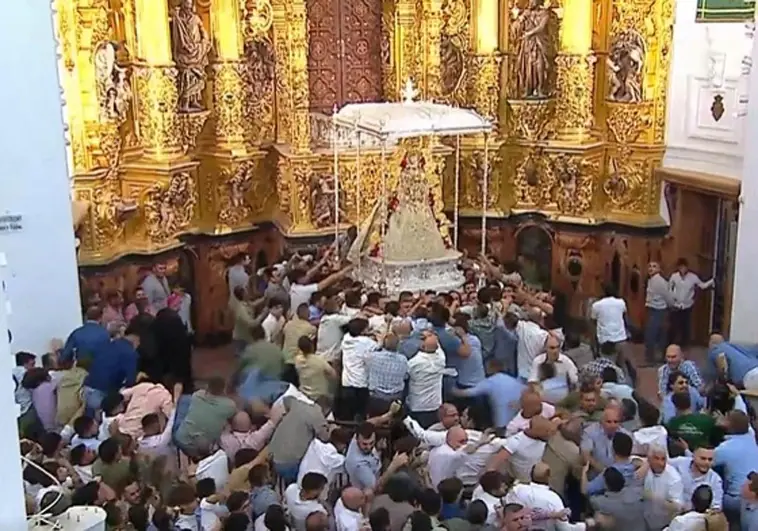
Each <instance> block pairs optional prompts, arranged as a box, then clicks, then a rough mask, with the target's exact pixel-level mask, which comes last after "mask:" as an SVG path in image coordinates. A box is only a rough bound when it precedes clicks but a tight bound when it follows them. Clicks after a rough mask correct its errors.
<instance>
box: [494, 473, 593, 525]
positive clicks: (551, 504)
mask: <svg viewBox="0 0 758 531" xmlns="http://www.w3.org/2000/svg"><path fill="white" fill-rule="evenodd" d="M549 481H550V468H549V467H548V465H546V464H545V463H543V462H541V461H540V462H538V463H537V464H535V465H534V466H533V467H532V473H531V481H530V482H529V483H519V484H517V485H515V486H514V487H513V488H512V489H511V490H510V491H509V492H508V494H507V495H506V496H505V503H506V504H520V505H524V506H526V507H528V508H529V509H531V510H532V517H533V518H534V517H535V516H538V517H539V518H538V519H539V520H541V521H543V522H544V520H548V521H549V522H550V527H551V528H552V527H554V528H555V529H556V530H567V531H568V530H571V531H574V530H575V531H584V530H585V529H586V528H587V524H585V523H584V522H579V523H576V524H571V523H569V522H568V516H569V514H570V513H571V511H570V510H568V509H566V506H565V505H564V504H563V500H561V497H560V496H558V494H557V493H556V492H554V491H553V490H552V489H551V488H550V486H549V485H548V482H549ZM535 513H536V514H535Z"/></svg>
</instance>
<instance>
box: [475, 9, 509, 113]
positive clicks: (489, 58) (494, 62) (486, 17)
mask: <svg viewBox="0 0 758 531" xmlns="http://www.w3.org/2000/svg"><path fill="white" fill-rule="evenodd" d="M472 5H473V7H474V9H473V16H474V24H473V25H474V28H475V33H474V35H475V38H474V54H473V55H472V56H471V58H470V63H469V64H470V68H471V77H470V78H469V87H470V89H469V103H470V104H471V105H472V106H473V107H474V109H476V111H477V112H478V113H479V114H481V115H482V116H485V117H486V118H488V119H490V120H491V121H492V123H494V124H497V121H498V114H499V113H498V108H499V101H500V64H501V62H502V57H501V56H500V54H499V51H498V45H499V36H500V31H499V30H500V5H499V0H474V1H473V3H472Z"/></svg>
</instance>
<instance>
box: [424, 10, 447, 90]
mask: <svg viewBox="0 0 758 531" xmlns="http://www.w3.org/2000/svg"><path fill="white" fill-rule="evenodd" d="M424 29H425V31H424V35H425V39H426V45H425V47H424V48H425V50H426V68H425V76H424V86H423V88H424V94H423V95H424V97H425V98H426V99H429V100H435V101H438V100H440V98H441V97H442V94H443V92H444V91H443V89H442V72H441V59H442V56H441V50H440V44H441V38H442V0H424Z"/></svg>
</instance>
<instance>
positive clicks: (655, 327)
mask: <svg viewBox="0 0 758 531" xmlns="http://www.w3.org/2000/svg"><path fill="white" fill-rule="evenodd" d="M665 325H666V309H665V308H664V309H662V310H658V309H655V308H648V309H647V320H646V322H645V360H646V361H648V362H653V361H658V360H660V359H661V358H660V353H661V352H663V349H664V348H666V344H665V342H666V338H665V337H664V327H665Z"/></svg>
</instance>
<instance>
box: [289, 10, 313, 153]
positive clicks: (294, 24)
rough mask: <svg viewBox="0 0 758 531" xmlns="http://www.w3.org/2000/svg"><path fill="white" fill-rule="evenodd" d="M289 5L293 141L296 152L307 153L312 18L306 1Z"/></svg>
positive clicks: (309, 128)
mask: <svg viewBox="0 0 758 531" xmlns="http://www.w3.org/2000/svg"><path fill="white" fill-rule="evenodd" d="M288 7H289V9H288V12H289V17H288V21H289V26H288V34H289V40H290V49H289V72H290V76H291V80H290V88H291V90H292V112H293V117H292V119H293V121H292V133H291V134H292V138H291V139H290V144H291V147H292V150H293V152H295V153H307V152H309V150H310V144H311V124H310V100H309V96H308V94H309V91H308V20H307V15H306V8H305V0H291V1H290V2H289V3H288Z"/></svg>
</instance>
